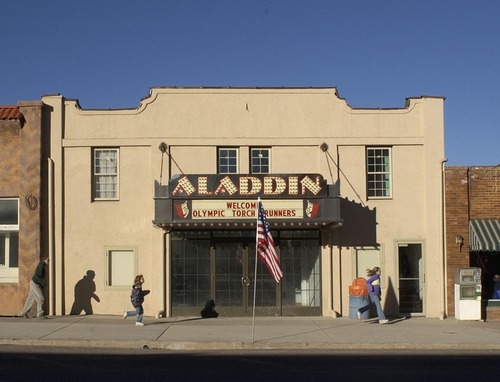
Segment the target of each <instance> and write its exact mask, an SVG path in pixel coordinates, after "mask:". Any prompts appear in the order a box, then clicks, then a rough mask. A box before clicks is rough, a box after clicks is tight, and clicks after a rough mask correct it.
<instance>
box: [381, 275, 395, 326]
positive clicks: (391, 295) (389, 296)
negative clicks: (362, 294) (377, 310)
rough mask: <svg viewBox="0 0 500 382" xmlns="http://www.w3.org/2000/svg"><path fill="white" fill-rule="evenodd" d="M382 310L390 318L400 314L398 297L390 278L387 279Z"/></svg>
mask: <svg viewBox="0 0 500 382" xmlns="http://www.w3.org/2000/svg"><path fill="white" fill-rule="evenodd" d="M382 309H383V310H384V312H385V314H386V315H389V316H397V315H398V314H399V307H398V296H397V294H396V290H395V289H394V285H393V284H392V280H391V278H390V277H388V278H387V288H386V290H385V296H384V295H382Z"/></svg>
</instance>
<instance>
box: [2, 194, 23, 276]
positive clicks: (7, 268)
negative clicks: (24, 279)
mask: <svg viewBox="0 0 500 382" xmlns="http://www.w3.org/2000/svg"><path fill="white" fill-rule="evenodd" d="M18 264H19V199H17V198H15V199H14V198H1V199H0V282H18V277H19V273H18V272H19V271H18Z"/></svg>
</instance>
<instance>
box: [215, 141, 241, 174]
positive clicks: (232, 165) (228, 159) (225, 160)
mask: <svg viewBox="0 0 500 382" xmlns="http://www.w3.org/2000/svg"><path fill="white" fill-rule="evenodd" d="M218 171H219V174H237V173H238V149H237V148H227V147H220V148H219V151H218Z"/></svg>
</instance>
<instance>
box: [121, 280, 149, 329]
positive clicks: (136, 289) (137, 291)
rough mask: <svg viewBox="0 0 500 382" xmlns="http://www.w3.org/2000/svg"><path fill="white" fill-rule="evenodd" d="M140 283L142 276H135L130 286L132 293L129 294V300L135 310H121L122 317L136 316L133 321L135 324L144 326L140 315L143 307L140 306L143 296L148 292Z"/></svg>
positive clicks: (142, 282)
mask: <svg viewBox="0 0 500 382" xmlns="http://www.w3.org/2000/svg"><path fill="white" fill-rule="evenodd" d="M142 284H144V276H143V275H137V276H135V280H134V285H133V286H132V293H131V294H130V301H131V302H132V306H133V307H134V308H135V310H130V311H125V312H123V319H126V318H127V317H128V316H137V319H136V321H135V325H136V326H144V324H143V323H142V317H143V315H144V309H143V308H142V303H143V302H144V296H146V295H148V294H149V292H150V291H149V290H142Z"/></svg>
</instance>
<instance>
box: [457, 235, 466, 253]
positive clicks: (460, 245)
mask: <svg viewBox="0 0 500 382" xmlns="http://www.w3.org/2000/svg"><path fill="white" fill-rule="evenodd" d="M455 243H457V245H458V248H459V249H460V252H462V245H464V238H463V236H462V235H457V237H456V238H455Z"/></svg>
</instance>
